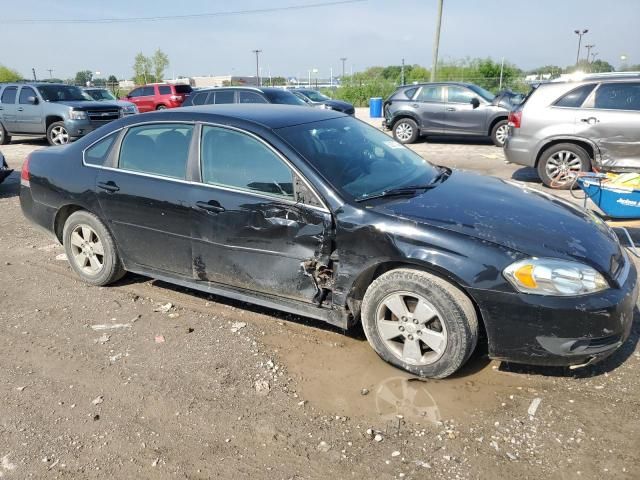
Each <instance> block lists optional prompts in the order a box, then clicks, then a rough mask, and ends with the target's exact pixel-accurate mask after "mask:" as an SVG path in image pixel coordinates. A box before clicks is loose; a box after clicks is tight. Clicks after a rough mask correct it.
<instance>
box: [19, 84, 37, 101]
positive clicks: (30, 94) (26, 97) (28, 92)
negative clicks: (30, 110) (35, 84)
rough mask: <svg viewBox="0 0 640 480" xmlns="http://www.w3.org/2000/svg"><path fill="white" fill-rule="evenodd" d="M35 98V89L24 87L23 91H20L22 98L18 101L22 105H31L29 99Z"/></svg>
mask: <svg viewBox="0 0 640 480" xmlns="http://www.w3.org/2000/svg"><path fill="white" fill-rule="evenodd" d="M35 96H36V92H35V91H34V90H33V88H31V87H22V89H21V90H20V98H19V100H18V103H20V104H21V105H30V104H31V102H30V101H29V97H35Z"/></svg>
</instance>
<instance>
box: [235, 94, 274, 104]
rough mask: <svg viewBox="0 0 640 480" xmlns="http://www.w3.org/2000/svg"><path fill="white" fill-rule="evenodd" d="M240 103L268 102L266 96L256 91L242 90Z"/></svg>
mask: <svg viewBox="0 0 640 480" xmlns="http://www.w3.org/2000/svg"><path fill="white" fill-rule="evenodd" d="M238 103H267V101H266V100H265V99H264V97H263V96H262V95H260V94H258V93H255V92H240V100H239V101H238Z"/></svg>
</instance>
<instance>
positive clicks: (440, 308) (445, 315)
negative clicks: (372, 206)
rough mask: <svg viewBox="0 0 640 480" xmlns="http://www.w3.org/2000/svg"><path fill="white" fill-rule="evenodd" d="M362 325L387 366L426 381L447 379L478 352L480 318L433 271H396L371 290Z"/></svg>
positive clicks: (463, 296) (467, 299) (391, 272)
mask: <svg viewBox="0 0 640 480" xmlns="http://www.w3.org/2000/svg"><path fill="white" fill-rule="evenodd" d="M361 313H362V315H361V316H362V325H363V328H364V332H365V335H366V336H367V339H368V340H369V343H370V344H371V346H372V347H373V349H374V350H375V351H376V352H377V353H378V355H380V357H382V358H383V359H384V360H386V361H387V362H389V363H391V364H393V365H395V366H397V367H400V368H402V369H404V370H407V371H409V372H411V373H413V374H416V375H419V376H421V377H430V378H444V377H447V376H449V375H451V374H453V373H454V372H456V371H457V370H458V369H459V368H460V367H462V365H464V363H465V362H466V361H467V359H468V358H469V356H470V355H471V353H473V351H474V349H475V347H476V344H477V340H478V318H477V316H476V312H475V309H474V307H473V304H472V303H471V300H470V299H469V298H468V297H467V296H466V295H465V294H464V293H463V292H462V291H461V290H459V289H458V288H457V287H455V286H454V285H452V284H451V283H449V282H447V281H445V280H443V279H441V278H440V277H437V276H434V275H431V274H429V273H427V272H423V271H420V270H412V269H397V270H391V271H389V272H387V273H385V274H383V275H381V276H380V277H378V278H377V279H376V280H375V281H374V282H373V283H372V284H371V285H370V286H369V288H368V289H367V292H366V294H365V296H364V300H363V302H362V312H361Z"/></svg>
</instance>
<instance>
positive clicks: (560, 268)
mask: <svg viewBox="0 0 640 480" xmlns="http://www.w3.org/2000/svg"><path fill="white" fill-rule="evenodd" d="M504 276H505V277H506V278H507V280H509V282H510V283H511V284H512V285H513V286H514V287H515V289H516V290H518V291H519V292H522V293H531V294H534V295H555V296H561V297H570V296H577V295H586V294H588V293H595V292H599V291H600V290H605V289H607V288H609V284H608V283H607V281H606V280H605V279H604V277H603V276H602V275H600V274H599V273H598V272H597V271H595V270H594V269H593V268H591V267H588V266H586V265H583V264H581V263H578V262H571V261H566V260H556V259H553V258H528V259H525V260H520V261H517V262H515V263H512V264H511V265H509V266H508V267H507V268H505V269H504Z"/></svg>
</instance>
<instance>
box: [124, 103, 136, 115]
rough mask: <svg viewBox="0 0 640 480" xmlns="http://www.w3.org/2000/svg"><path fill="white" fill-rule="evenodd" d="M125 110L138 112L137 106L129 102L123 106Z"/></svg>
mask: <svg viewBox="0 0 640 480" xmlns="http://www.w3.org/2000/svg"><path fill="white" fill-rule="evenodd" d="M125 111H126V112H127V113H138V107H136V106H135V105H133V104H131V105H127V106H126V107H125Z"/></svg>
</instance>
